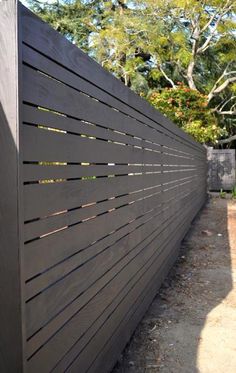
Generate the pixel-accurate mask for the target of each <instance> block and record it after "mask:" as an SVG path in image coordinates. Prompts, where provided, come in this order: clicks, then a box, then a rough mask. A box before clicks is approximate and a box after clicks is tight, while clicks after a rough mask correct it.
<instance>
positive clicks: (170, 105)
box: [148, 83, 226, 144]
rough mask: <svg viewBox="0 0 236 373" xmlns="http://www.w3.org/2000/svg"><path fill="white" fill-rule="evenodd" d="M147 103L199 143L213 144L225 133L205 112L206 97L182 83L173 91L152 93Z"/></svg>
mask: <svg viewBox="0 0 236 373" xmlns="http://www.w3.org/2000/svg"><path fill="white" fill-rule="evenodd" d="M148 101H149V102H150V103H151V104H152V105H153V106H154V107H156V108H158V109H159V110H160V111H161V112H162V113H163V114H164V115H166V116H167V117H169V118H170V119H171V120H172V121H173V122H174V123H176V124H177V125H178V126H179V127H180V128H182V129H183V130H184V131H186V132H188V133H189V134H190V135H192V136H193V137H194V138H195V140H197V141H199V142H201V143H210V144H214V143H215V142H216V140H217V138H218V137H220V136H222V135H224V133H225V132H226V131H225V129H224V128H223V129H222V128H220V127H219V126H218V124H217V120H216V117H215V115H214V114H213V113H212V112H211V111H210V110H206V106H207V104H208V103H207V96H206V95H203V94H202V93H200V92H198V91H197V90H195V89H190V88H189V87H187V86H184V85H183V84H182V83H177V87H176V88H175V89H174V88H165V89H163V90H162V91H160V92H158V91H152V92H151V93H150V94H149V96H148Z"/></svg>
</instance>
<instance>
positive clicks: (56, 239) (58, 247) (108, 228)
mask: <svg viewBox="0 0 236 373" xmlns="http://www.w3.org/2000/svg"><path fill="white" fill-rule="evenodd" d="M161 197H163V196H162V195H161V194H157V195H154V196H151V197H150V198H146V199H144V200H138V201H136V202H135V203H132V204H130V205H126V206H124V207H122V208H118V209H115V210H113V211H111V212H108V213H107V214H102V215H100V216H98V217H96V218H94V219H90V220H87V221H85V222H83V223H80V224H75V225H73V226H71V227H69V228H66V229H62V230H60V231H58V232H56V233H54V234H51V235H48V236H45V237H43V238H41V239H37V240H33V241H32V242H29V243H28V244H27V245H26V246H25V255H24V262H25V279H26V280H27V279H29V278H31V277H33V276H35V275H37V274H39V273H42V272H44V271H45V270H46V269H47V268H50V267H51V266H53V265H55V264H56V263H59V262H60V261H62V260H64V259H65V258H66V257H68V256H70V255H72V254H74V253H77V252H79V251H80V250H83V249H85V248H86V247H87V246H89V245H91V244H92V242H95V241H97V240H100V239H101V238H102V237H106V236H107V235H108V234H110V233H111V232H113V231H115V230H117V229H119V227H121V226H123V225H125V224H128V223H129V222H131V221H132V220H133V219H135V218H136V217H137V216H140V215H142V214H145V213H146V212H148V211H151V210H152V209H153V208H155V207H156V205H158V204H161V203H162V200H161ZM163 202H164V199H163ZM65 242H66V245H65Z"/></svg>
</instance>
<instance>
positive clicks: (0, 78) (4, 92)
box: [0, 0, 23, 373]
mask: <svg viewBox="0 0 236 373" xmlns="http://www.w3.org/2000/svg"><path fill="white" fill-rule="evenodd" d="M18 30H19V22H18V3H17V1H15V0H2V1H1V2H0V45H1V51H0V177H1V179H0V180H1V181H0V330H1V331H0V372H4V373H16V372H17V373H21V372H22V371H23V363H22V361H23V358H22V357H23V352H22V351H23V343H22V340H23V338H22V312H21V307H22V306H21V305H22V302H21V275H20V267H21V265H20V263H21V259H20V258H21V252H22V251H21V246H22V245H21V238H20V237H21V231H22V229H21V208H20V205H21V203H20V199H21V198H20V195H21V190H22V186H21V181H20V174H21V173H20V155H19V132H20V131H19V128H20V127H19V123H20V99H19V76H20V72H19V71H20V68H19V60H20V58H19V56H20V48H19V45H20V43H19V32H18Z"/></svg>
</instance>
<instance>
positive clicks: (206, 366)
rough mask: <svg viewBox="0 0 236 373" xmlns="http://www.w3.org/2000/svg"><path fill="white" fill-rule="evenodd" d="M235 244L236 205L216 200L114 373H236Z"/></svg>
mask: <svg viewBox="0 0 236 373" xmlns="http://www.w3.org/2000/svg"><path fill="white" fill-rule="evenodd" d="M235 245H236V204H234V203H233V202H231V201H230V200H224V199H220V198H210V199H209V201H208V203H207V204H206V206H205V207H204V209H203V210H202V211H201V212H200V214H199V215H198V217H197V218H196V219H195V221H194V222H193V224H192V229H191V231H190V232H189V234H188V235H187V237H186V238H185V240H184V242H183V243H182V247H181V250H180V256H179V259H178V261H177V263H176V265H175V266H174V267H173V269H172V270H171V272H170V274H169V276H168V277H167V279H166V280H165V282H164V284H163V286H162V287H161V289H160V292H159V294H158V295H157V296H156V298H155V299H154V301H153V303H152V305H151V307H150V309H149V311H148V312H147V314H146V315H145V317H144V318H143V320H142V322H141V324H140V325H139V327H138V328H137V330H136V332H135V333H134V335H133V338H132V340H131V342H130V343H129V345H128V346H127V348H126V350H125V352H124V354H123V356H122V357H121V360H120V362H119V363H118V364H117V366H116V367H115V368H114V370H113V372H112V373H149V372H150V373H152V372H162V373H178V372H181V373H197V372H199V373H200V372H201V373H211V372H212V373H218V372H219V373H221V372H222V371H225V372H227V373H235V372H236V348H235V340H236V294H235V291H234V290H233V283H235V281H236V279H235V277H234V281H233V276H235V272H236V256H235V255H236V247H235ZM232 290H233V291H232Z"/></svg>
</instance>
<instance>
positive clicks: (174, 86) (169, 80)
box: [159, 65, 176, 89]
mask: <svg viewBox="0 0 236 373" xmlns="http://www.w3.org/2000/svg"><path fill="white" fill-rule="evenodd" d="M159 69H160V72H161V73H162V75H163V76H164V77H165V78H166V80H168V82H169V83H170V84H171V85H172V88H174V89H175V88H176V85H175V83H174V81H173V80H172V79H171V78H169V77H168V76H167V74H166V73H165V71H164V70H163V69H162V67H161V65H159Z"/></svg>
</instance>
